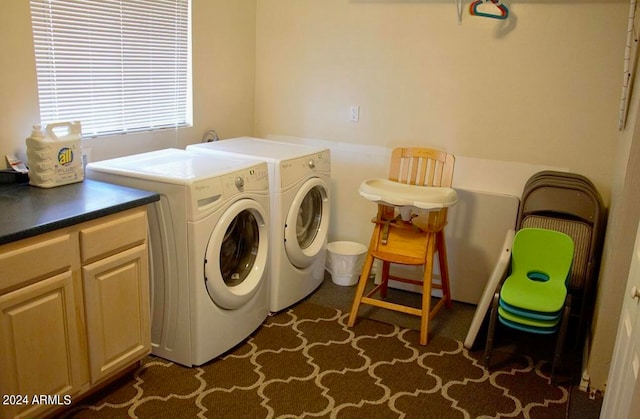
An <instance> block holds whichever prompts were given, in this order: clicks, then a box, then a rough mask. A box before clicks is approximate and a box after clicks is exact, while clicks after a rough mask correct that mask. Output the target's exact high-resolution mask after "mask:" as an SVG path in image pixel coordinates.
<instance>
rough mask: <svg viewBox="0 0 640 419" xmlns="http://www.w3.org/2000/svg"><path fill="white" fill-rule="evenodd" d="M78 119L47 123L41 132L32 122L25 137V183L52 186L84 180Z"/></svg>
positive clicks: (43, 186) (39, 127)
mask: <svg viewBox="0 0 640 419" xmlns="http://www.w3.org/2000/svg"><path fill="white" fill-rule="evenodd" d="M81 135H82V128H81V125H80V122H57V123H53V124H49V125H47V127H46V130H45V131H44V132H43V131H42V128H41V126H40V125H34V126H33V131H32V132H31V136H30V137H29V138H27V140H26V143H27V163H28V165H29V184H30V185H33V186H38V187H40V188H53V187H55V186H61V185H67V184H69V183H75V182H81V181H82V180H84V167H83V165H82V151H81V146H80V138H81Z"/></svg>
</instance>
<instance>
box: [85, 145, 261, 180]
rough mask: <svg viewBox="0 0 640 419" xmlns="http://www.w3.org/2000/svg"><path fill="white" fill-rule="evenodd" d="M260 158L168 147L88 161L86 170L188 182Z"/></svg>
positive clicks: (214, 174)
mask: <svg viewBox="0 0 640 419" xmlns="http://www.w3.org/2000/svg"><path fill="white" fill-rule="evenodd" d="M257 164H258V163H257V162H250V161H248V160H242V159H233V158H231V159H230V158H228V157H226V156H225V157H222V156H215V155H212V154H199V153H194V152H190V151H187V150H181V149H177V148H168V149H164V150H158V151H150V152H147V153H141V154H134V155H131V156H125V157H118V158H115V159H110V160H103V161H98V162H93V163H89V164H88V165H87V170H93V171H96V172H103V173H113V174H119V175H124V176H130V177H136V178H141V179H153V180H158V181H164V182H166V183H179V184H188V183H193V182H195V181H198V180H201V179H207V178H211V177H217V176H222V175H225V174H229V173H232V172H235V171H237V170H242V169H247V168H251V167H255V166H256V165H257Z"/></svg>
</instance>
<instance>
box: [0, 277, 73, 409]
mask: <svg viewBox="0 0 640 419" xmlns="http://www.w3.org/2000/svg"><path fill="white" fill-rule="evenodd" d="M74 301H75V300H74V295H73V274H72V271H71V270H68V271H66V272H62V273H60V274H57V275H55V276H52V277H50V278H47V279H44V280H41V281H38V282H36V283H33V284H31V285H28V286H26V287H23V288H20V289H18V290H16V291H13V292H10V293H8V294H4V295H2V296H0V345H2V350H0V371H1V372H0V389H1V390H2V391H0V393H2V394H3V395H20V396H27V397H28V400H29V402H32V401H33V397H34V396H40V395H42V396H54V397H55V396H56V395H59V401H60V402H64V400H70V399H69V398H68V396H67V399H65V398H64V397H63V395H69V394H72V393H74V391H76V390H77V389H78V387H79V386H80V385H81V383H80V368H81V365H82V360H83V359H85V358H84V356H83V355H82V353H81V351H80V345H79V340H78V333H79V331H78V325H77V322H76V313H75V309H74V307H75V305H74ZM15 401H16V400H14V401H12V403H11V404H12V405H5V406H0V407H2V408H3V409H5V410H4V412H3V413H4V416H5V417H7V418H9V417H14V416H17V417H23V416H31V415H35V414H37V413H39V412H43V411H45V410H48V409H50V408H51V406H48V405H45V404H43V405H37V404H31V403H29V404H22V405H16V404H15V403H14V402H15ZM20 401H24V400H20ZM0 416H1V415H0Z"/></svg>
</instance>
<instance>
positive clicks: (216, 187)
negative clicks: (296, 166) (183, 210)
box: [189, 163, 269, 212]
mask: <svg viewBox="0 0 640 419" xmlns="http://www.w3.org/2000/svg"><path fill="white" fill-rule="evenodd" d="M241 193H257V194H264V195H267V194H269V176H268V167H267V164H266V163H256V165H254V166H252V167H250V168H246V169H242V170H238V171H235V172H230V173H227V174H225V175H222V176H218V177H213V178H211V179H204V180H201V181H199V182H196V183H194V184H193V185H192V187H191V189H190V200H189V201H190V205H191V208H190V210H191V211H192V212H194V211H209V210H211V209H215V208H217V207H218V206H219V205H222V204H223V203H224V202H226V200H228V199H229V198H231V197H233V196H235V195H237V194H241Z"/></svg>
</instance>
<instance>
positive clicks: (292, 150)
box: [189, 137, 327, 160]
mask: <svg viewBox="0 0 640 419" xmlns="http://www.w3.org/2000/svg"><path fill="white" fill-rule="evenodd" d="M189 148H190V149H193V148H204V149H211V150H216V151H222V152H227V153H237V154H242V155H246V156H255V157H256V158H264V159H271V160H289V159H294V158H298V157H303V156H308V155H311V154H316V153H320V152H323V151H325V150H327V149H326V148H323V147H317V146H312V145H308V144H295V143H283V142H279V141H272V140H265V139H263V138H253V137H238V138H229V139H228V140H220V141H214V142H210V143H200V144H194V145H192V146H189Z"/></svg>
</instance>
